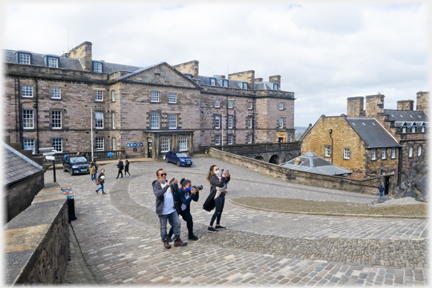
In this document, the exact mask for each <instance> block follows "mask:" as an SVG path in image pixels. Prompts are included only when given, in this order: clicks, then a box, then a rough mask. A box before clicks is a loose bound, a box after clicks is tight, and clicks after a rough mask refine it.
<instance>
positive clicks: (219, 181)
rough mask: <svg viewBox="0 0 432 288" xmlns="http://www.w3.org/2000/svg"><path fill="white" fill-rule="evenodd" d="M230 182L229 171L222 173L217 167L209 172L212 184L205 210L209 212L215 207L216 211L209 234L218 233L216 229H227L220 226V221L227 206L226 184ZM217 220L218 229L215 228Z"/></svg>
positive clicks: (208, 175)
mask: <svg viewBox="0 0 432 288" xmlns="http://www.w3.org/2000/svg"><path fill="white" fill-rule="evenodd" d="M229 181H230V174H229V173H228V170H225V171H224V172H223V173H221V171H220V170H219V168H218V167H217V166H216V165H212V166H210V169H209V172H208V173H207V182H209V183H210V184H211V188H210V195H209V196H208V197H207V199H206V201H205V202H204V205H203V208H204V209H205V210H207V211H209V212H210V211H211V210H212V209H213V208H215V207H216V209H215V212H214V214H213V216H212V218H211V221H210V225H209V227H208V229H207V230H208V231H209V232H218V230H216V229H226V227H223V226H221V225H220V219H221V216H222V212H223V208H224V205H225V194H226V193H227V185H226V183H228V182H229ZM215 220H216V229H215V228H214V227H213V223H214V221H215Z"/></svg>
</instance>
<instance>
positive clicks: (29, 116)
mask: <svg viewBox="0 0 432 288" xmlns="http://www.w3.org/2000/svg"><path fill="white" fill-rule="evenodd" d="M22 119H23V129H34V111H33V109H23V110H22Z"/></svg>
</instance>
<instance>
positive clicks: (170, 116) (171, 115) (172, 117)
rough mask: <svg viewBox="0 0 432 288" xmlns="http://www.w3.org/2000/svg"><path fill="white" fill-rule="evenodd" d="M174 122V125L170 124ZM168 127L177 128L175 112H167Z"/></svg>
mask: <svg viewBox="0 0 432 288" xmlns="http://www.w3.org/2000/svg"><path fill="white" fill-rule="evenodd" d="M172 124H174V125H172ZM168 129H177V114H176V113H168Z"/></svg>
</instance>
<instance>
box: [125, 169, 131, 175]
mask: <svg viewBox="0 0 432 288" xmlns="http://www.w3.org/2000/svg"><path fill="white" fill-rule="evenodd" d="M126 173H127V174H129V176H130V173H129V170H128V169H125V177H126Z"/></svg>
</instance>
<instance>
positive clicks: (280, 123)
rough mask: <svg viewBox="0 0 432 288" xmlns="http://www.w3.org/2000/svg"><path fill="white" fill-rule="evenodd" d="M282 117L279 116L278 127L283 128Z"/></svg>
mask: <svg viewBox="0 0 432 288" xmlns="http://www.w3.org/2000/svg"><path fill="white" fill-rule="evenodd" d="M283 120H284V119H283V117H279V128H283V127H284V123H283Z"/></svg>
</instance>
